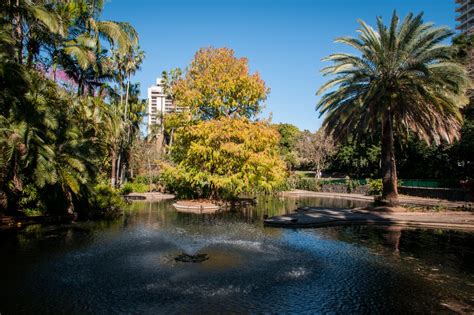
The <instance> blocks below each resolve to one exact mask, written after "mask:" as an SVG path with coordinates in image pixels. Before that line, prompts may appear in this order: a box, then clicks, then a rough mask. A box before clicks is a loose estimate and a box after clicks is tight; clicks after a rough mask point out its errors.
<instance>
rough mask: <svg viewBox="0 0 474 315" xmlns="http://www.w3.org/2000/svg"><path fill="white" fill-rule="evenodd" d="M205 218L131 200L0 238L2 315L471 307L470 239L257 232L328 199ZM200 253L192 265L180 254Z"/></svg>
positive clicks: (430, 234)
mask: <svg viewBox="0 0 474 315" xmlns="http://www.w3.org/2000/svg"><path fill="white" fill-rule="evenodd" d="M258 201H259V202H258V204H257V205H255V206H252V207H248V208H245V209H238V210H233V211H228V212H224V213H218V214H212V215H197V214H184V213H178V212H177V211H176V210H175V209H174V208H173V207H172V206H171V203H172V202H171V201H162V202H154V203H147V202H135V203H133V204H132V205H131V206H130V209H127V210H126V211H125V213H124V215H123V216H122V217H120V218H118V219H115V220H111V221H100V222H81V223H77V224H67V225H59V226H39V225H37V226H29V227H27V228H25V229H23V230H21V231H15V232H9V233H3V234H0V252H1V259H0V270H1V273H2V275H1V278H0V279H1V284H2V285H1V286H0V313H1V314H13V313H30V314H33V313H34V314H40V313H52V314H59V313H65V314H105V313H107V314H110V313H135V314H156V313H166V314H170V313H171V314H173V313H180V314H191V313H204V314H213V313H229V312H232V313H262V312H264V313H308V314H309V313H311V314H315V313H329V314H330V313H433V312H436V313H438V312H442V313H451V312H453V313H454V312H472V311H473V310H474V234H472V233H463V232H459V231H445V230H420V229H401V228H399V227H397V228H396V227H375V226H353V227H333V228H320V229H303V230H291V229H276V228H265V227H263V217H264V215H276V214H282V213H286V212H291V211H292V210H294V209H295V208H296V207H298V206H306V205H308V206H327V207H335V208H338V207H339V208H343V207H355V206H359V205H360V204H357V203H354V202H350V201H345V200H337V199H317V198H300V199H292V198H281V197H261V198H259V200H258ZM183 252H184V253H187V254H207V255H208V257H209V259H208V260H205V261H203V262H200V263H182V262H177V261H175V259H174V258H175V257H177V256H178V255H179V254H181V253H183Z"/></svg>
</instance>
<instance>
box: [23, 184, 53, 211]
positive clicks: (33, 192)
mask: <svg viewBox="0 0 474 315" xmlns="http://www.w3.org/2000/svg"><path fill="white" fill-rule="evenodd" d="M40 196H41V194H40V192H38V189H37V188H36V186H34V185H32V184H28V185H26V186H25V187H24V188H23V190H22V191H21V196H20V199H19V202H18V204H19V206H20V207H21V208H22V209H23V211H24V213H25V215H26V216H38V215H43V214H45V212H46V206H45V204H44V202H43V200H42V199H41V198H40Z"/></svg>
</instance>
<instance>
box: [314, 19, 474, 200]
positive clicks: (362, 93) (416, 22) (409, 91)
mask: <svg viewBox="0 0 474 315" xmlns="http://www.w3.org/2000/svg"><path fill="white" fill-rule="evenodd" d="M422 17H423V15H422V14H419V15H417V16H414V15H413V14H408V15H407V16H406V17H405V19H404V20H403V21H402V22H401V23H400V21H399V18H398V16H397V14H396V12H394V13H393V16H392V20H391V23H390V26H388V27H387V26H385V25H384V23H383V21H382V19H381V18H377V29H378V30H374V29H373V28H372V27H370V26H368V25H367V24H366V23H365V22H363V21H359V23H360V28H359V30H358V31H359V37H358V38H352V37H343V38H339V39H337V40H336V41H337V42H339V43H344V44H347V45H349V46H351V47H353V48H355V49H356V50H357V51H358V52H359V53H360V55H359V56H356V55H352V54H346V53H338V54H333V55H330V56H329V57H327V58H325V59H324V60H326V61H332V62H333V65H331V66H328V67H326V68H324V69H323V70H322V72H323V73H324V75H334V76H335V78H333V79H331V80H329V81H328V82H327V83H326V84H324V85H323V86H322V87H321V88H320V89H319V91H318V94H321V93H323V92H325V94H324V95H323V96H322V98H321V100H320V101H319V103H318V105H317V109H318V110H319V111H320V113H321V115H323V114H326V115H327V116H326V119H325V121H324V126H327V127H328V129H329V130H330V133H331V134H332V135H333V136H334V137H336V138H339V139H340V138H342V137H347V136H348V134H349V133H350V132H355V133H356V134H359V135H360V134H364V133H367V132H372V133H374V132H377V133H380V137H381V141H382V180H383V193H382V201H384V202H386V203H387V204H391V205H394V204H397V203H398V191H397V173H396V163H395V154H394V135H398V136H402V135H406V134H407V132H408V131H411V132H413V133H415V134H416V135H418V136H419V137H420V138H422V139H424V140H425V141H427V142H432V141H433V142H435V143H439V142H441V141H446V142H451V141H453V140H455V139H457V138H458V137H459V130H460V127H461V122H462V117H461V114H460V108H462V107H463V106H464V105H465V103H466V101H467V100H466V98H465V97H464V94H465V91H466V88H467V86H468V85H469V79H468V77H467V74H466V71H465V70H464V69H463V67H462V66H461V65H458V64H456V63H453V62H452V61H450V57H451V55H452V49H451V47H449V46H447V45H444V44H442V43H443V41H444V40H445V39H447V38H448V37H449V36H451V35H452V32H451V31H450V30H449V29H448V28H446V27H434V26H433V24H432V23H424V22H423V19H422Z"/></svg>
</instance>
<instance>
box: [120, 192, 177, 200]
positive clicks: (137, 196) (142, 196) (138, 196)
mask: <svg viewBox="0 0 474 315" xmlns="http://www.w3.org/2000/svg"><path fill="white" fill-rule="evenodd" d="M123 197H124V198H125V199H126V200H150V201H151V200H152V201H157V200H165V199H174V195H171V194H164V193H160V192H146V193H130V194H127V195H124V196H123Z"/></svg>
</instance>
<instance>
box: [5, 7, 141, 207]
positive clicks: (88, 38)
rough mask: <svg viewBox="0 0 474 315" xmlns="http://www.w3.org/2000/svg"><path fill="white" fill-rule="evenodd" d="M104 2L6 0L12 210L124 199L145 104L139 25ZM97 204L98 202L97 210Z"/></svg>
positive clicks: (7, 173) (111, 204)
mask: <svg viewBox="0 0 474 315" xmlns="http://www.w3.org/2000/svg"><path fill="white" fill-rule="evenodd" d="M102 9H103V4H102V1H90V0H74V1H61V0H57V1H6V2H2V3H1V4H0V25H1V29H0V86H1V90H0V200H1V207H0V208H1V210H2V211H4V212H7V213H19V211H23V213H35V214H38V213H57V214H63V213H70V214H72V213H75V212H81V213H80V214H84V215H99V214H100V212H101V211H102V213H103V212H104V210H114V209H116V208H117V207H118V206H120V203H121V198H120V197H119V196H118V193H117V192H116V191H115V190H114V189H113V188H111V187H110V182H109V183H108V181H107V179H109V178H111V179H112V181H111V182H112V185H113V186H115V184H117V183H118V182H119V181H120V180H118V178H124V177H125V176H126V173H127V172H126V167H127V165H128V161H129V156H130V153H129V152H130V151H129V150H130V147H131V146H132V143H133V141H134V139H136V137H137V134H138V127H139V124H140V121H141V119H142V116H143V110H144V104H143V102H141V101H139V100H138V97H137V95H138V88H137V86H136V85H134V84H132V83H131V78H130V77H131V74H132V73H133V72H134V71H135V70H136V69H137V68H138V66H139V64H140V62H141V59H142V57H143V56H142V55H143V54H142V52H141V51H140V50H139V47H138V35H137V34H136V32H135V30H134V29H133V27H132V26H131V25H129V24H128V23H122V22H113V21H101V20H100V19H99V16H100V13H101V11H102ZM91 209H93V210H94V211H93V212H92V211H90V210H91Z"/></svg>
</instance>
